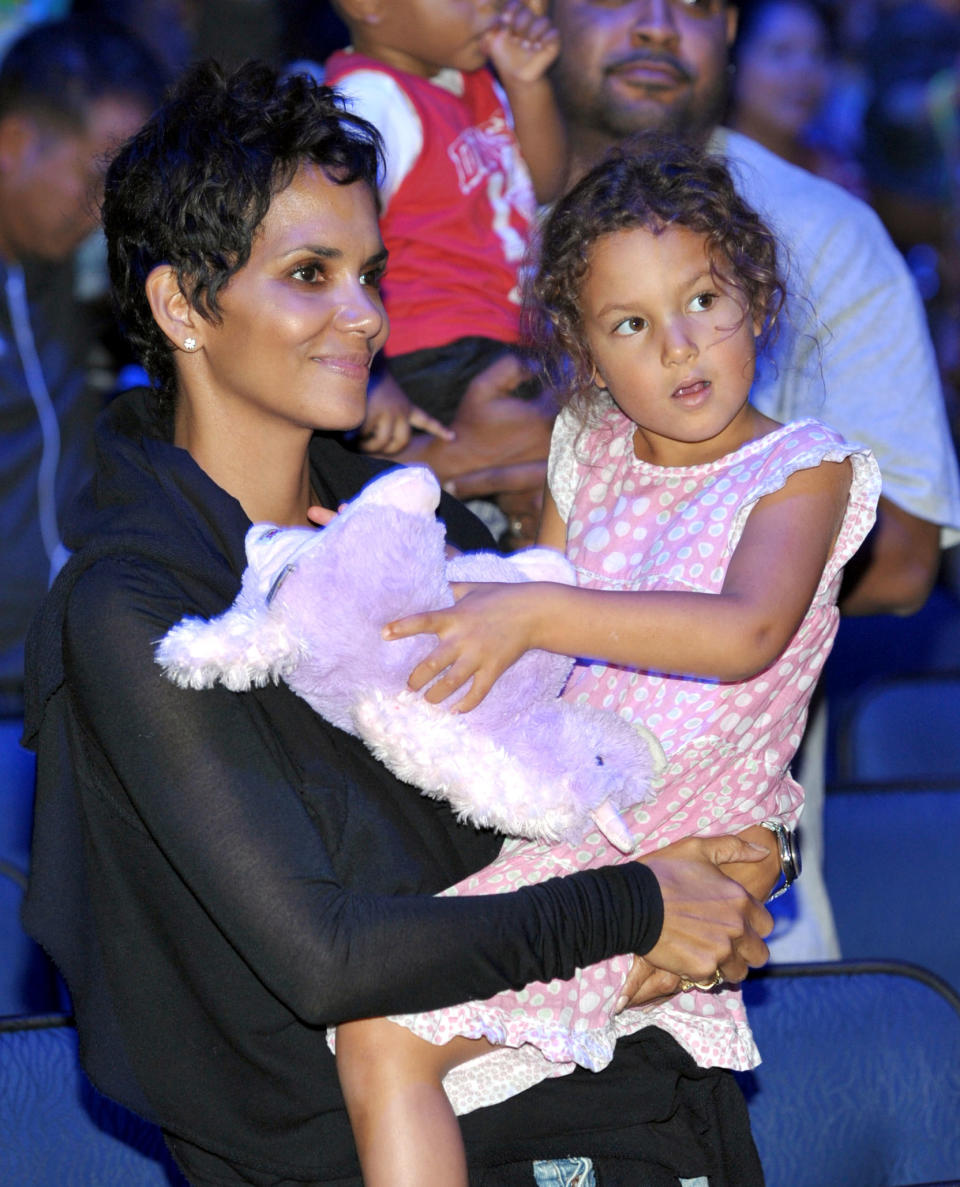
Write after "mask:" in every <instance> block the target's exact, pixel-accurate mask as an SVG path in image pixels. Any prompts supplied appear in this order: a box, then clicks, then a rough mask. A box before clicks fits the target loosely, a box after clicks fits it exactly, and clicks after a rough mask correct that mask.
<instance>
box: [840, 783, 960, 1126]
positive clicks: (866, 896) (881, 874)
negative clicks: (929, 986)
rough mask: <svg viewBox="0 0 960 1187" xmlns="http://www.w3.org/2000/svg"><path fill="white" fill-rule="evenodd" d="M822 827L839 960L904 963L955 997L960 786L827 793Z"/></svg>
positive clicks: (959, 945)
mask: <svg viewBox="0 0 960 1187" xmlns="http://www.w3.org/2000/svg"><path fill="white" fill-rule="evenodd" d="M823 827H824V877H825V879H826V884H827V891H828V893H829V895H830V903H831V905H832V907H833V914H834V918H835V921H836V925H837V934H838V936H839V938H840V951H841V952H842V953H843V955H844V956H845V957H848V958H858V959H860V958H868V959H877V958H879V959H893V960H906V961H910V962H912V963H914V964H919V965H922V966H923V967H924V968H928V969H931V970H932V971H933V972H934V973H936V974H937V975H938V976H940V977H943V978H944V980H946V981H948V982H949V983H950V984H951V985H952V986H953V988H954V989H955V990H957V991H958V992H960V924H958V922H957V921H958V920H960V856H958V843H960V783H958V785H957V786H956V787H931V788H926V789H924V788H922V787H912V786H911V787H906V788H904V787H896V786H887V785H884V786H869V787H864V786H862V785H861V786H850V787H846V788H842V787H831V788H829V789H828V790H827V794H826V797H825V801H824V816H823ZM958 1125H960V1110H958Z"/></svg>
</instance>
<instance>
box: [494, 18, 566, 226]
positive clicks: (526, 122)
mask: <svg viewBox="0 0 960 1187" xmlns="http://www.w3.org/2000/svg"><path fill="white" fill-rule="evenodd" d="M545 11H546V4H545V0H526V3H524V0H507V3H506V4H505V5H504V7H503V10H502V12H501V14H500V24H499V25H498V27H497V28H496V30H495V31H494V32H493V33H491V34H490V36H489V39H488V43H487V49H488V53H489V54H490V61H491V62H492V64H493V66H494V68H495V70H496V72H497V77H498V78H499V80H500V83H501V85H502V86H503V89H504V90H505V91H506V94H507V99H508V100H509V103H510V110H511V112H512V114H513V126H514V130H515V132H516V135H517V140H518V142H519V144H520V151H521V152H522V154H523V159H524V162H525V163H526V166H527V168H528V169H529V170H530V177H531V179H532V181H533V189H534V193H535V194H536V196H537V201H538V202H552V201H553V200H554V199H555V198H558V197H559V196H560V194H561V193H562V191H563V186H564V183H565V181H566V177H567V133H566V127H565V125H564V122H563V118H562V117H561V115H560V109H559V108H558V107H557V102H556V98H555V97H554V93H553V87H552V85H551V83H550V80H549V78H548V77H547V72H548V70H549V69H550V67H551V66H552V65H553V63H554V61H555V60H556V58H557V54H558V53H559V52H560V39H559V36H558V34H557V31H556V29H555V28H554V27H553V25H552V24H551V22H550V19H549V17H547V16H546V15H545Z"/></svg>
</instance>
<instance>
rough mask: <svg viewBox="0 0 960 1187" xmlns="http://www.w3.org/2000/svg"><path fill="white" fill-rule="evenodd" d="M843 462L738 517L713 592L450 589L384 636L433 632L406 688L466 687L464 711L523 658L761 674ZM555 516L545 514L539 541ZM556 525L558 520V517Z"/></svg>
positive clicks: (792, 605)
mask: <svg viewBox="0 0 960 1187" xmlns="http://www.w3.org/2000/svg"><path fill="white" fill-rule="evenodd" d="M851 476H852V470H851V465H850V463H849V462H848V461H843V462H823V463H821V464H820V465H819V466H817V467H815V468H812V469H808V470H800V471H798V472H797V473H795V474H792V475H791V476H790V477H789V478H788V479H787V481H786V483H785V484H784V486H783V487H782V488H781V489H780V490H778V491H775V492H774V493H772V494H769V495H765V496H764V497H763V498H762V499H760V500H759V501H758V503H757V505H756V506H755V507H754V508H753V510H752V512H751V514H750V515H749V517H748V519H747V522H746V525H745V527H744V530H743V535H742V536H741V539H740V543H739V544H738V546H737V549H736V551H735V553H734V555H733V557H732V558H731V561H730V566H729V569H728V571H727V577H726V580H725V582H724V584H723V588H722V590H721V591H720V593H719V594H709V593H699V592H690V593H687V592H684V591H673V590H667V591H659V590H654V591H639V592H634V591H629V592H627V591H625V592H619V591H609V590H593V589H579V588H576V587H571V586H564V585H554V584H550V583H546V582H530V583H525V584H521V585H477V586H469V585H465V586H460V587H456V588H455V589H454V593H455V595H456V596H458V598H459V601H458V603H457V605H456V606H454V607H452V608H451V609H449V610H441V611H434V612H432V613H429V614H417V615H413V616H411V617H410V618H406V619H403V620H401V621H400V622H397V623H390V624H388V626H387V627H386V628H384V629H385V635H386V637H389V638H397V639H399V638H403V637H405V636H408V635H416V634H435V635H437V636H438V637H439V643H438V645H437V647H436V648H435V649H434V650H433V652H431V654H430V655H429V656H428V657H427V658H426V659H425V660H424V661H423V662H422V663H421V664H419V665H418V666H417V667H416V668H415V669H414V671H413V672H412V673H411V676H410V681H409V683H410V687H411V688H412V689H414V690H418V689H421V688H423V687H424V686H425V685H427V684H429V683H430V682H431V681H433V683H432V684H431V687H430V688H429V689H428V690H427V692H426V694H425V695H426V697H427V699H428V700H430V701H432V702H435V703H437V702H440V701H443V700H446V698H447V697H449V696H451V695H452V694H453V693H455V692H456V691H457V690H458V689H460V688H461V687H462V686H463V685H464V684H466V683H467V681H470V680H472V685H471V687H470V690H469V691H468V692H467V694H466V695H465V696H464V697H463V698H462V699H461V700H460V701H459V702H457V704H456V706H455V708H456V709H457V710H458V711H460V712H466V711H468V710H469V709H472V708H474V707H475V706H476V705H478V704H479V703H480V701H482V700H483V698H484V697H485V696H486V694H487V692H488V691H489V690H490V688H491V686H492V685H493V683H494V681H495V680H496V679H497V677H498V676H499V675H500V674H501V672H503V671H505V670H506V668H508V667H509V666H510V664H512V663H513V662H514V661H515V660H516V659H518V658H519V656H520V655H522V654H523V652H524V651H527V650H529V649H530V648H532V647H539V648H542V649H543V650H545V651H555V652H559V653H561V654H567V655H578V656H584V657H591V658H595V659H598V660H602V661H604V662H607V663H614V664H623V665H627V666H630V667H637V668H640V669H642V670H645V671H655V672H663V673H669V674H673V675H696V676H700V677H705V678H712V679H716V680H720V681H736V680H745V679H748V678H749V677H751V676H754V675H756V673H758V672H760V671H762V670H763V669H764V668H766V667H768V666H769V665H770V664H771V663H772V662H773V661H774V660H775V659H776V657H777V656H778V655H779V654H780V653H781V652H782V651H783V649H784V648H785V647H786V645H787V643H788V642H789V640H790V638H791V637H792V635H793V634H794V632H795V631H796V630H797V628H798V626H799V625H800V622H801V621H802V619H803V616H804V614H805V613H806V611H807V608H808V607H809V605H810V602H811V600H812V598H813V595H814V593H815V592H816V588H817V585H818V584H819V582H820V577H821V575H822V573H823V569H824V566H825V564H826V562H827V559H828V558H829V556H830V552H831V549H832V547H833V543H834V541H835V539H836V536H837V533H838V532H839V530H840V525H841V523H842V521H843V514H844V510H845V507H846V503H847V496H848V492H849V488H850V481H851ZM555 514H556V509H555V508H554V507H552V502H551V500H550V499H549V498H548V500H547V506H546V507H545V512H544V515H545V528H544V533H545V536H543V537H542V538H543V539H544V541H545V542H547V540H549V542H551V543H552V542H553V537H554V536H555V534H556V525H555V524H554V523H553V520H552V516H554V515H555ZM558 518H559V517H558Z"/></svg>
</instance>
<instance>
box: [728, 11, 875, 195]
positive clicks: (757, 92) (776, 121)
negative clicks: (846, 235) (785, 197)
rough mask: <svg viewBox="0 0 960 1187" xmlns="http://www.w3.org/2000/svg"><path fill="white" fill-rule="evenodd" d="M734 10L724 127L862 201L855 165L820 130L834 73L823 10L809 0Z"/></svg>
mask: <svg viewBox="0 0 960 1187" xmlns="http://www.w3.org/2000/svg"><path fill="white" fill-rule="evenodd" d="M739 11H740V18H739V21H738V24H737V39H736V41H735V42H734V46H733V65H734V75H733V79H732V84H731V106H730V114H729V118H728V120H727V122H728V123H729V124H730V126H731V127H732V128H736V130H737V131H738V132H742V133H743V134H744V135H745V136H749V137H750V138H751V139H753V140H756V141H758V142H759V143H760V144H762V145H764V147H765V148H768V149H770V151H771V152H773V153H776V154H777V156H779V157H783V158H784V160H787V161H790V162H791V164H794V165H800V166H801V167H802V168H804V169H807V170H809V171H810V172H811V173H816V174H818V175H819V176H820V177H826V178H828V179H829V180H830V181H833V182H836V183H837V185H842V186H843V187H844V188H845V189H848V190H850V191H851V192H852V193H854V194H856V195H857V196H858V197H860V198H864V197H866V192H867V187H866V185H865V182H864V179H863V176H862V171H861V169H860V166H859V165H858V164H857V162H856V160H855V159H854V157H853V156H852V155H851V154H850V153H844V152H841V151H840V150H839V149H838V147H837V145H836V144H833V143H831V138H830V137H829V132H830V129H829V127H826V126H825V125H823V121H824V104H825V103H826V101H827V96H828V93H829V91H830V87H831V79H832V76H833V75H834V74H835V73H836V70H837V60H836V58H835V56H834V53H833V47H832V45H831V39H830V30H829V27H828V24H827V17H826V14H825V12H824V10H823V8H822V7H821V6H820V5H819V4H818V3H817V2H816V0H754V2H753V3H749V4H744V5H743V6H742V7H741V8H740V10H739ZM818 124H819V125H823V126H819V127H818ZM824 132H826V133H827V135H825V134H824ZM832 139H833V140H836V141H839V137H833V138H832Z"/></svg>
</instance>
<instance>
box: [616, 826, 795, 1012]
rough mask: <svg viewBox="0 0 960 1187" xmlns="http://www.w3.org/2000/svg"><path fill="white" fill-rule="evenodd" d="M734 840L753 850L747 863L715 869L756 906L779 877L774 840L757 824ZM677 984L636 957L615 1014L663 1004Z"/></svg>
mask: <svg viewBox="0 0 960 1187" xmlns="http://www.w3.org/2000/svg"><path fill="white" fill-rule="evenodd" d="M736 839H738V840H740V841H746V842H749V844H750V845H751V846H752V847H753V848H751V850H749V851H748V859H747V860H746V861H743V860H734V861H724V862H721V863H720V865H719V866H718V867H717V868H718V869H719V871H720V872H721V873H722V874H724V875H725V876H726V877H727V878H732V879H733V880H734V881H735V882H738V883H739V884H740V885H741V886H742V887H743V888H744V889H745V890H746V891H747V892H748V894H750V895H751V896H752V898H754V899H756V901H757V902H758V903H763V902H765V901H766V899H767V897H768V896H769V894H770V892H771V891H772V890H773V888H774V886H776V884H777V881H778V879H779V877H780V857H779V854H778V852H777V844H776V840H775V839H774V836H773V834H772V833H771V832H770V830H769V829H766V828H763V826H762V825H759V824H755V825H752V826H751V827H750V828H748V829H744V831H743V832H741V833H738V834H737V838H736ZM757 847H759V848H760V849H763V850H765V851H766V852H765V855H762V854H760V853H759V852H754V850H755V849H757ZM673 848H674V847H673V846H672V845H671V846H668V847H667V849H661V850H659V853H658V854H657V855H654V856H659V855H661V854H664V853H667V852H668V851H672V850H673ZM721 856H723V855H722V854H721ZM735 856H738V855H735ZM761 934H767V933H761ZM648 955H649V954H648ZM717 967H719V964H718V966H717ZM686 976H687V979H688V980H689V979H691V978H690V975H689V974H686ZM725 979H727V980H728V979H729V978H726V977H725ZM680 981H681V977H680V976H678V975H677V973H673V972H669V971H668V970H667V969H662V968H657V967H656V965H655V964H654V963H653V962H652V961H651V960H649V959H647V957H644V956H635V957H634V958H633V964H632V965H631V967H630V972H629V973H628V975H627V979H626V981H625V982H624V986H623V992H622V994H621V996H620V1001H619V1002H618V1003H617V1010H618V1012H619V1011H620V1010H622V1009H626V1008H627V1007H628V1006H651V1005H654V1004H655V1003H657V1002H661V1001H666V1000H667V999H668V998H670V997H672V996H673V995H674V994H675V993H678V992H679V991H680Z"/></svg>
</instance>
